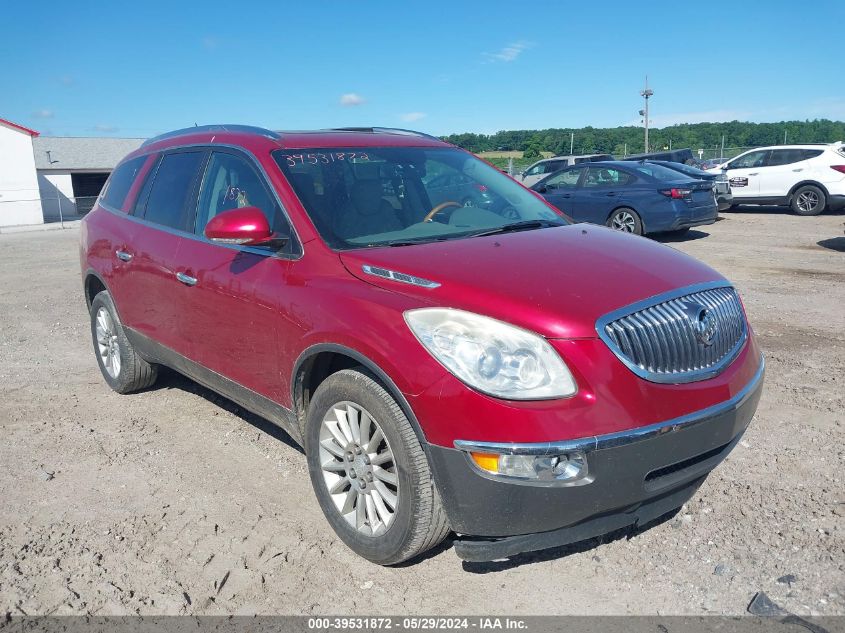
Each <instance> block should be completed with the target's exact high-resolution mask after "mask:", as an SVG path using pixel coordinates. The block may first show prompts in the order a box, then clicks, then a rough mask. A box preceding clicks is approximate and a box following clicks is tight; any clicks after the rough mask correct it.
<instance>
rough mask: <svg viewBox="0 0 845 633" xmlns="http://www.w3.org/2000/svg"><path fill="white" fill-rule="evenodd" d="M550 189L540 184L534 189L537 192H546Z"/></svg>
mask: <svg viewBox="0 0 845 633" xmlns="http://www.w3.org/2000/svg"><path fill="white" fill-rule="evenodd" d="M548 190H549V188H548V187H546V185H540V186H539V187H537V188H536V189H535V190H534V191H536V192H537V193H546V192H547V191H548Z"/></svg>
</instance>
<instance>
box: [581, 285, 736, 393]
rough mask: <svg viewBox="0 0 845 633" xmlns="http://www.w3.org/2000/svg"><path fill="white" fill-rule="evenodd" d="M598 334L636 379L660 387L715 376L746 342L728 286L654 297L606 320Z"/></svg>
mask: <svg viewBox="0 0 845 633" xmlns="http://www.w3.org/2000/svg"><path fill="white" fill-rule="evenodd" d="M597 329H598V333H599V336H601V338H602V339H603V340H604V341H605V343H607V344H608V346H609V347H610V349H611V350H612V351H613V353H614V354H616V356H617V357H619V359H620V360H621V361H622V362H623V363H625V364H626V365H627V366H628V367H629V368H630V369H631V370H632V371H633V372H634V373H636V374H637V375H639V376H642V377H643V378H645V379H647V380H651V381H653V382H661V383H681V382H692V381H695V380H704V379H706V378H710V377H712V376H715V375H717V374H718V373H719V372H721V371H722V369H724V367H725V366H727V365H728V363H730V362H731V361H732V360H733V359H734V358H735V357H736V355H737V354H738V353H739V350H740V349H742V344H743V342H744V341H745V338H746V326H745V317H744V315H743V311H742V306H741V305H740V302H739V297H738V296H737V294H736V291H735V290H734V289H733V288H731V287H726V286H720V287H707V286H705V287H703V288H701V289H700V290H698V289H696V287H693V288H686V289H683V290H682V291H681V293H671V294H669V295H662V296H660V297H655V298H653V299H651V300H649V301H646V302H643V303H640V304H636V305H634V306H629V307H628V308H624V309H622V310H618V311H616V312H613V313H611V314H609V315H607V316H605V317H604V318H603V319H601V320H600V321H599V323H598V325H597ZM708 335H712V336H708Z"/></svg>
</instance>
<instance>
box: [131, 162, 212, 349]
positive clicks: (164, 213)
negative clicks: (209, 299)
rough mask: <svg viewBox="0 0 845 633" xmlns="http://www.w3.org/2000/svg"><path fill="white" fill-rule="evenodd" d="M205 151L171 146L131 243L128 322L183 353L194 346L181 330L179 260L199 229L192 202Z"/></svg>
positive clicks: (150, 182) (148, 186)
mask: <svg viewBox="0 0 845 633" xmlns="http://www.w3.org/2000/svg"><path fill="white" fill-rule="evenodd" d="M205 156H206V152H205V151H204V150H187V151H183V150H176V151H171V152H167V153H165V154H163V155H162V156H161V158H160V159H159V161H158V164H157V165H155V166H154V167H153V169H152V170H151V172H150V175H149V176H148V177H147V181H146V183H145V184H144V187H143V188H142V189H141V192H140V194H139V196H138V199H137V201H136V203H135V207H134V210H133V215H134V216H135V217H136V218H137V219H138V220H139V221H138V222H137V227H136V229H135V231H134V233H133V236H132V242H131V244H128V245H127V249H126V250H127V253H126V255H127V256H128V257H129V261H128V262H127V267H126V271H127V272H126V283H125V287H126V288H127V289H128V290H129V292H127V293H126V294H125V296H123V297H121V299H120V301H121V303H122V306H121V308H120V309H121V318H122V319H123V320H124V324H125V325H127V326H129V327H130V328H132V329H133V330H135V331H136V332H138V333H140V334H142V335H144V336H146V337H148V338H150V339H152V340H154V341H156V342H158V343H161V344H162V345H165V346H166V347H169V348H170V349H172V350H174V351H176V352H178V353H179V354H182V355H183V356H189V355H190V348H189V344H188V341H187V340H186V339H185V338H184V337H183V336H182V335H181V332H182V323H181V318H180V314H179V300H180V298H181V293H182V291H183V290H184V285H183V283H182V282H180V280H179V279H178V278H177V275H178V273H179V269H178V268H177V265H176V262H177V261H178V257H179V249H180V247H181V244H182V242H183V240H184V236H185V235H186V234H187V232H188V230H193V214H192V212H191V210H189V202H190V201H191V200H192V199H193V194H194V189H195V187H196V186H197V181H198V178H199V174H200V168H201V166H202V164H203V162H204V160H205Z"/></svg>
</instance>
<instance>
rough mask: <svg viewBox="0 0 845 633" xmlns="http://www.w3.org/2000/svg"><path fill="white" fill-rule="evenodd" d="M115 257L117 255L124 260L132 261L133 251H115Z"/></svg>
mask: <svg viewBox="0 0 845 633" xmlns="http://www.w3.org/2000/svg"><path fill="white" fill-rule="evenodd" d="M114 254H115V257H117V258H118V259H119V260H120V261H122V262H131V261H132V253H127V252H126V251H115V252H114Z"/></svg>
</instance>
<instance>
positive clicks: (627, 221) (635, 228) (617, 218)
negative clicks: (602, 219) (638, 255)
mask: <svg viewBox="0 0 845 633" xmlns="http://www.w3.org/2000/svg"><path fill="white" fill-rule="evenodd" d="M607 226H609V227H610V228H612V229H616V230H617V231H623V232H625V233H634V234H635V235H642V234H643V222H642V220H640V216H639V215H637V212H636V211H634V210H633V209H629V208H627V207H622V208H621V209H616V211H614V212H613V213H611V214H610V217H609V218H608V219H607Z"/></svg>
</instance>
